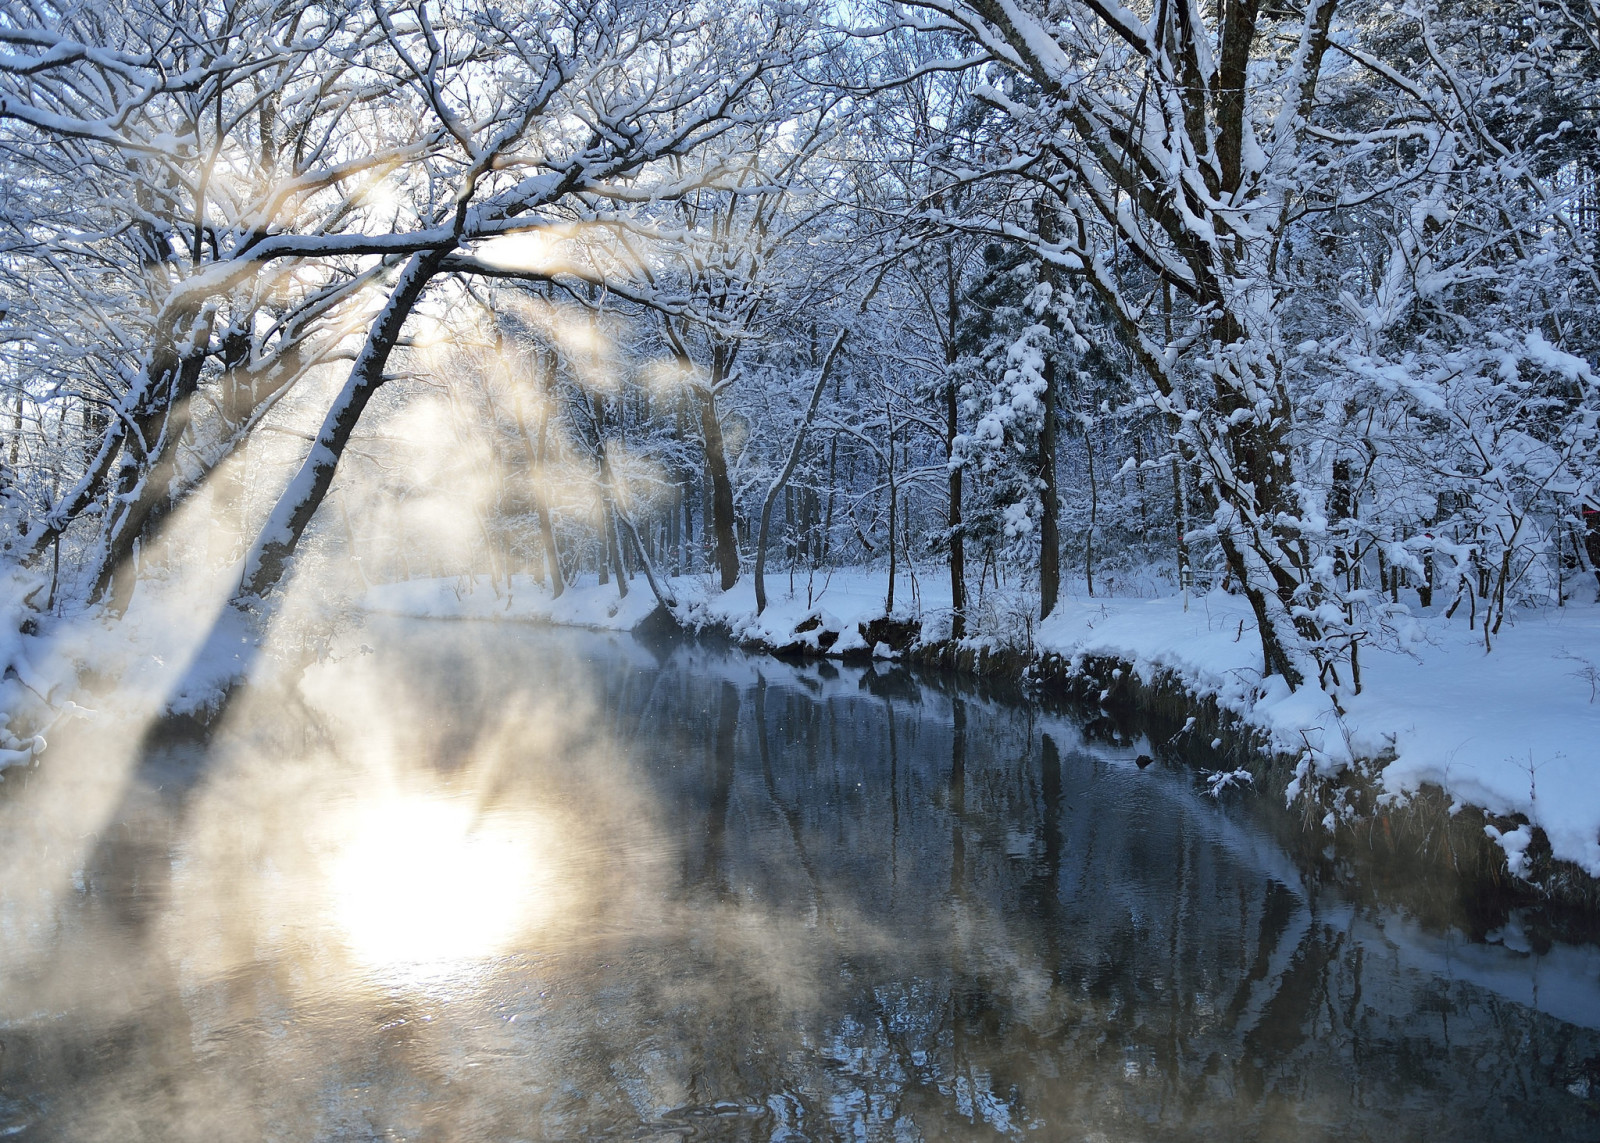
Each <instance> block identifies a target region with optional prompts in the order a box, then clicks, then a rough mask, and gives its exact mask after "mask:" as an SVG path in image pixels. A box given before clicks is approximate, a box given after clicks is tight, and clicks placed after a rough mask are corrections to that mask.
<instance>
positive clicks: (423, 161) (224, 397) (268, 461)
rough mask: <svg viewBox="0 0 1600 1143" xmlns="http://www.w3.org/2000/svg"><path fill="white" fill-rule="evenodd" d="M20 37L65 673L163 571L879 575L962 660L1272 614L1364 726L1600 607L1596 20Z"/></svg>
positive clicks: (1191, 19) (225, 593) (5, 59)
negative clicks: (1213, 608)
mask: <svg viewBox="0 0 1600 1143" xmlns="http://www.w3.org/2000/svg"><path fill="white" fill-rule="evenodd" d="M0 40H3V41H4V54H3V55H0V148H3V155H4V159H3V166H0V171H3V180H4V181H3V185H0V195H3V202H0V217H3V219H4V223H5V225H4V230H3V234H0V342H3V354H0V361H3V365H0V386H3V395H0V400H3V418H0V437H3V442H0V512H3V513H4V521H3V522H0V534H3V536H4V539H3V541H0V545H3V550H4V554H3V557H0V558H3V560H4V564H5V575H6V577H7V581H8V588H7V593H8V596H9V597H10V604H9V606H8V613H7V616H6V623H7V626H8V628H9V629H10V634H8V635H7V636H6V639H7V640H8V645H9V646H11V647H13V648H19V647H21V645H22V644H21V643H19V642H18V640H19V639H20V638H24V637H27V636H31V635H34V634H36V633H38V632H40V631H41V630H45V629H48V626H49V624H50V623H52V622H55V621H57V620H60V619H61V618H62V617H73V616H82V615H85V614H92V615H94V616H97V617H98V618H99V620H100V621H101V622H103V623H106V624H111V625H112V626H113V627H114V626H115V624H116V623H117V620H118V618H119V617H121V616H123V615H125V614H132V613H133V612H132V611H130V608H132V609H133V611H136V610H137V608H136V607H135V600H136V598H137V596H138V595H139V594H140V590H141V585H145V587H146V588H149V589H150V590H154V589H155V587H157V586H162V585H164V586H165V587H167V588H168V589H171V590H178V591H180V592H187V591H190V590H191V588H190V587H189V586H188V585H193V584H199V583H213V582H214V583H225V585H226V586H225V589H224V590H221V592H220V595H219V600H220V611H212V612H211V613H209V614H208V615H207V616H205V617H203V618H204V619H205V620H206V622H208V623H209V624H210V628H209V629H210V632H211V638H212V642H213V643H214V644H215V643H217V642H218V641H219V640H220V641H222V642H225V643H227V644H229V645H235V644H239V643H240V641H241V640H243V641H244V643H245V644H246V645H250V644H253V642H254V641H255V640H256V639H257V638H258V636H259V634H260V632H261V631H262V630H263V629H264V627H265V625H266V623H267V621H268V620H269V618H270V617H271V616H272V615H273V614H274V613H275V611H276V610H278V609H279V608H280V601H281V600H282V599H283V598H284V596H285V593H286V591H287V589H288V587H289V585H290V583H291V581H294V580H301V581H305V582H306V583H307V584H311V583H315V584H318V585H321V589H322V590H325V591H327V592H332V593H334V595H337V594H338V593H339V592H345V593H347V594H348V593H350V592H359V591H362V590H365V589H367V588H369V587H371V586H373V585H378V584H385V583H391V582H395V581H402V580H409V579H413V578H419V577H441V576H455V577H472V580H471V582H473V583H480V582H481V583H486V584H487V585H488V586H487V587H485V588H484V590H490V591H493V592H496V593H498V592H499V591H501V590H502V589H503V588H504V589H509V585H510V584H511V582H512V580H513V578H514V577H530V578H531V579H532V580H534V581H537V582H539V583H541V584H543V585H544V588H545V590H546V591H547V592H551V593H554V594H555V595H556V596H559V595H560V594H561V593H562V592H563V590H565V589H566V588H567V586H568V585H571V584H574V583H578V582H580V581H583V580H585V578H587V581H588V582H591V583H594V582H598V583H599V584H608V585H612V587H613V590H615V591H616V592H617V593H618V595H619V596H621V595H626V594H628V593H629V592H630V591H631V592H649V593H652V594H653V595H654V596H655V597H656V598H658V599H659V600H660V601H661V602H662V603H664V604H667V605H668V606H669V607H671V606H674V605H677V604H679V602H680V601H679V600H678V599H677V598H676V595H677V593H679V592H680V591H681V588H680V587H679V586H676V585H681V584H682V583H684V582H687V581H686V577H698V578H699V579H700V580H704V581H706V582H707V583H708V590H710V591H712V592H715V591H717V590H721V591H724V592H725V591H728V590H729V589H732V588H734V587H735V585H736V584H739V583H741V582H745V583H751V584H753V588H754V592H755V600H756V607H757V611H758V612H759V611H761V610H762V609H764V608H765V607H766V606H767V599H768V595H769V593H771V592H773V591H774V590H775V585H776V583H777V581H778V580H779V579H781V580H782V581H783V584H784V585H785V588H786V589H789V588H793V587H794V586H795V585H796V583H797V582H801V581H803V584H811V585H813V586H814V587H815V586H820V585H822V584H824V583H826V582H827V580H828V578H829V577H830V576H831V575H832V574H834V573H835V572H836V571H838V570H839V569H857V570H860V569H870V570H871V571H872V573H873V574H875V575H877V576H879V577H881V580H882V585H883V591H884V595H885V599H884V604H883V611H884V613H886V614H891V615H892V614H895V613H896V612H897V611H898V610H903V609H904V608H906V607H908V606H911V605H914V604H916V603H918V602H919V600H920V598H921V596H923V595H924V594H926V595H928V597H929V598H930V599H934V598H937V599H938V600H940V601H942V602H941V603H940V604H939V605H938V606H937V607H929V608H928V609H927V612H928V614H927V615H926V617H925V620H924V630H923V635H924V637H925V638H928V637H939V638H955V639H961V638H990V639H995V640H1000V641H1006V640H1011V641H1013V642H1015V641H1019V640H1020V641H1026V640H1027V639H1028V638H1029V637H1030V633H1031V632H1032V631H1033V630H1034V627H1035V626H1036V625H1037V624H1038V623H1039V622H1040V621H1041V620H1042V619H1045V618H1047V617H1049V616H1050V615H1051V613H1052V611H1053V610H1055V609H1056V608H1057V607H1058V606H1060V601H1061V599H1062V598H1063V592H1064V591H1067V590H1068V589H1069V588H1070V590H1071V591H1072V592H1073V593H1074V595H1075V597H1089V596H1114V595H1118V594H1130V593H1132V594H1141V593H1142V594H1147V595H1148V594H1166V595H1177V594H1180V593H1184V594H1187V593H1190V592H1193V593H1204V592H1206V591H1211V590H1216V589H1221V590H1224V591H1226V592H1228V593H1231V594H1233V595H1235V596H1239V597H1240V598H1242V599H1244V600H1245V601H1247V603H1248V606H1249V612H1250V614H1251V615H1253V617H1254V620H1255V622H1254V629H1255V638H1256V640H1257V642H1258V646H1257V648H1256V650H1257V651H1258V653H1259V662H1260V664H1261V665H1262V666H1263V668H1264V670H1263V672H1262V673H1263V675H1264V676H1278V677H1279V678H1280V679H1281V680H1282V682H1283V683H1284V684H1286V685H1287V688H1288V689H1289V690H1290V691H1297V690H1300V689H1302V688H1311V689H1313V690H1319V691H1321V692H1324V693H1326V694H1328V695H1330V696H1332V700H1333V702H1334V704H1335V707H1336V708H1337V706H1338V705H1339V703H1340V702H1341V700H1344V699H1347V698H1348V697H1350V696H1354V695H1358V694H1360V693H1361V690H1362V663H1363V653H1364V652H1367V651H1369V650H1370V649H1373V648H1383V647H1392V646H1397V645H1400V644H1403V642H1404V640H1405V639H1406V637H1407V635H1406V633H1407V631H1408V629H1409V628H1408V622H1409V619H1410V617H1412V616H1414V615H1421V614H1448V615H1449V616H1451V617H1452V622H1454V623H1456V624H1459V625H1462V626H1470V628H1471V630H1472V631H1473V632H1474V638H1475V639H1477V640H1478V641H1479V642H1480V643H1481V644H1482V646H1483V647H1484V648H1485V649H1486V650H1487V651H1489V652H1490V653H1491V654H1492V652H1493V648H1494V645H1495V642H1496V640H1497V638H1498V636H1499V634H1500V631H1501V628H1502V624H1503V623H1504V621H1505V619H1506V617H1507V615H1508V614H1509V613H1513V612H1515V611H1517V610H1518V609H1521V608H1527V607H1535V608H1557V607H1561V606H1564V605H1565V604H1566V603H1567V602H1568V600H1569V599H1570V600H1578V601H1582V602H1584V603H1587V602H1588V601H1589V600H1591V599H1592V598H1593V597H1594V595H1595V591H1596V587H1597V578H1596V577H1597V575H1600V515H1597V513H1596V509H1597V501H1596V497H1597V495H1600V430H1597V414H1600V374H1597V371H1596V370H1597V366H1596V362H1597V359H1600V288H1597V287H1600V265H1597V262H1596V246H1597V241H1600V8H1597V7H1596V4H1595V0H1503V2H1502V0H1493V2H1490V3H1476V4H1464V3H1458V2H1455V0H1438V2H1416V3H1405V4H1399V3H1391V2H1375V0H1302V2H1298V3H1280V2H1275V0H1216V2H1215V3H1211V2H1205V3H1202V2H1200V0H1139V2H1138V3H1134V4H1132V5H1131V6H1128V7H1124V6H1122V5H1121V4H1116V3H1103V2H1100V0H1019V2H1016V3H1011V2H1001V0H970V2H969V0H918V2H907V3H900V4H892V5H874V4H846V5H840V4H828V3H822V2H813V0H783V2H776V0H770V2H760V0H735V2H731V3H724V4H705V3H703V2H702V0H648V2H646V0H579V2H567V0H506V2H504V3H501V4H497V5H493V6H490V5H484V4H478V3H457V2H455V0H422V2H409V0H408V2H403V3H402V2H389V0H383V2H378V3H371V4H365V3H355V2H353V0H350V2H343V0H332V2H319V3H291V2H287V0H160V2H157V0H132V2H131V3H129V4H126V5H122V6H111V5H105V4H99V3H39V2H36V0H5V3H4V4H3V5H0ZM208 577H209V578H208ZM193 590H195V591H198V589H193ZM802 590H805V589H804V587H803V586H802ZM202 596H204V598H206V599H209V598H210V596H209V595H204V593H203V592H202V593H200V594H199V595H194V596H193V598H195V599H196V600H198V599H200V598H201V597H202ZM205 606H206V607H209V606H210V604H209V603H208V604H206V605H205ZM194 609H195V610H196V611H200V610H204V607H202V606H201V605H200V604H198V603H196V604H195V608H194ZM200 618H202V617H200V616H198V615H196V620H197V621H198V620H199V619H200ZM1240 631H1241V632H1244V631H1245V628H1244V627H1243V625H1241V627H1240ZM241 632H243V634H241ZM8 654H14V656H15V655H20V651H17V652H8ZM239 658H240V657H239V656H235V659H239ZM245 658H248V656H245ZM18 661H20V659H19V660H18ZM1591 670H1592V667H1591ZM8 673H9V674H16V673H17V672H16V671H15V670H12V669H10V668H8ZM13 730H14V731H15V732H17V733H13V734H12V735H11V736H10V741H9V745H10V747H12V748H13V749H14V750H16V749H20V750H24V751H26V750H27V749H28V747H27V740H26V734H25V733H23V732H24V731H25V730H26V728H24V727H21V726H20V725H19V726H16V727H13Z"/></svg>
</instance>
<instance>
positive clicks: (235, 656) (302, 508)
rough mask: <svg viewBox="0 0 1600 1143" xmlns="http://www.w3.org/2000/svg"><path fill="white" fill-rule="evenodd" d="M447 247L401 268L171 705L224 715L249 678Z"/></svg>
mask: <svg viewBox="0 0 1600 1143" xmlns="http://www.w3.org/2000/svg"><path fill="white" fill-rule="evenodd" d="M446 253H447V252H446V251H444V250H435V251H429V252H424V253H418V254H414V255H412V256H411V258H410V260H409V261H408V262H407V263H406V266H405V269H404V270H402V271H401V272H400V278H399V280H398V281H397V282H396V283H395V286H394V289H393V290H391V291H390V293H389V300H388V301H387V302H386V303H385V304H384V307H383V308H382V309H381V310H379V311H378V315H377V317H376V318H375V319H374V320H373V323H372V327H371V329H370V331H369V332H368V334H367V340H366V344H365V345H363V346H362V348H361V352H360V353H359V354H358V355H357V356H356V361H355V364H354V365H353V366H351V369H350V377H349V379H348V380H347V381H346V382H345V385H344V388H343V389H342V390H340V392H339V395H338V397H336V398H335V399H334V402H333V405H332V406H331V407H330V408H329V409H328V413H327V415H326V416H325V417H324V418H323V422H322V429H321V431H319V432H318V433H317V439H316V442H315V443H314V444H312V446H311V451H310V452H309V453H308V454H307V456H306V459H305V461H304V462H303V463H302V464H301V466H300V470H299V471H298V472H297V473H295V475H294V477H293V478H292V479H291V480H290V481H289V484H288V486H287V487H286V488H285V489H284V490H283V493H282V494H281V495H280V496H279V497H278V503H277V504H276V506H274V508H273V510H272V513H271V514H270V515H269V516H268V517H267V520H266V523H265V524H263V525H262V528H261V532H260V534H259V535H258V536H257V537H256V541H255V544H254V546H253V547H252V549H251V551H250V554H249V556H248V557H246V560H245V566H244V574H243V576H242V577H241V579H240V583H239V587H238V589H237V590H236V591H235V592H234V594H233V597H232V598H231V599H230V600H229V601H228V602H227V603H226V604H224V605H223V608H222V611H221V613H220V614H219V615H218V616H217V618H216V620H215V621H214V622H213V623H212V626H211V631H210V633H209V634H208V635H207V637H206V641H205V643H203V644H202V645H201V649H200V651H199V652H198V654H197V655H196V656H195V658H194V660H193V662H192V663H191V664H190V666H189V669H188V670H187V671H186V672H185V674H184V678H183V679H182V680H181V681H180V683H179V686H178V689H177V691H176V692H175V693H174V694H173V696H172V697H171V699H170V701H169V702H168V708H169V710H172V711H179V710H190V711H193V710H195V709H197V708H199V709H204V710H205V711H206V712H207V713H208V716H209V717H210V718H216V717H219V716H220V714H221V712H222V711H223V710H225V709H226V707H227V704H228V702H229V700H230V699H231V698H232V696H233V694H234V693H235V692H236V690H237V688H238V685H239V683H241V682H242V681H243V680H244V677H245V675H246V674H247V673H248V671H249V668H250V665H251V663H252V662H253V661H254V659H255V655H256V653H257V650H258V648H259V645H260V637H261V631H260V620H261V616H260V610H259V609H260V606H261V604H262V602H263V601H264V600H265V599H266V597H267V596H269V595H271V594H272V593H273V592H274V591H275V590H277V588H278V586H279V585H280V584H281V583H282V581H283V578H284V576H285V575H287V574H288V572H289V568H290V565H291V561H292V560H293V558H294V554H295V551H296V550H297V549H298V548H299V546H300V540H301V538H302V537H303V536H304V535H305V530H306V528H307V526H308V525H309V524H310V523H311V520H312V517H313V516H315V515H316V511H317V508H318V507H319V506H320V505H321V504H322V501H323V499H324V498H325V497H326V496H327V494H328V489H329V487H330V486H331V485H332V484H333V476H334V472H335V470H336V469H337V468H338V465H339V458H340V457H342V456H343V455H344V450H345V447H346V446H347V445H348V444H349V443H350V437H351V435H352V434H353V433H354V432H355V429H356V425H357V424H358V423H359V422H360V420H361V414H362V412H363V411H365V409H366V407H367V403H368V402H369V401H371V400H372V396H373V394H374V393H376V392H377V391H378V390H379V388H381V387H382V385H383V383H384V380H385V369H386V367H387V366H388V363H389V356H390V354H392V353H393V352H394V348H395V345H396V344H397V343H398V342H399V340H400V333H401V331H402V330H403V329H404V328H405V323H406V319H407V318H408V317H410V315H411V311H412V309H413V308H414V307H415V306H416V304H417V301H418V299H419V298H421V297H422V292H423V290H424V289H426V288H427V285H428V282H429V281H430V280H431V279H432V278H433V275H434V274H435V273H437V272H438V269H439V266H440V264H441V263H442V262H443V261H444V259H445V256H446Z"/></svg>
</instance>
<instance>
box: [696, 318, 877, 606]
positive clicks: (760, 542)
mask: <svg viewBox="0 0 1600 1143" xmlns="http://www.w3.org/2000/svg"><path fill="white" fill-rule="evenodd" d="M849 334H850V330H849V329H848V327H847V328H845V329H841V330H840V331H839V335H838V336H837V337H835V338H834V339H833V345H832V346H831V347H830V348H829V349H828V355H827V356H826V357H825V358H823V360H822V366H821V367H820V368H819V369H818V370H817V380H816V384H814V385H813V386H812V387H811V403H810V404H809V405H807V406H806V412H805V416H804V417H802V418H801V420H800V425H799V427H798V428H797V429H795V433H794V441H793V443H792V444H791V445H790V446H789V458H788V460H787V461H786V462H785V463H784V466H783V471H782V472H780V473H778V476H777V479H775V480H774V481H773V482H772V484H771V485H770V486H768V488H767V496H766V499H765V500H763V501H762V502H761V526H760V528H758V529H757V532H756V567H755V577H756V614H757V615H760V614H761V613H762V612H763V611H765V610H766V609H767V579H766V574H767V530H768V528H769V526H770V525H771V523H772V506H773V504H774V503H775V502H776V501H777V499H778V493H780V492H782V491H783V489H784V488H785V487H786V486H787V485H788V483H789V477H791V476H793V475H794V469H795V465H796V464H798V463H799V462H800V450H801V449H802V448H803V447H804V446H805V443H806V432H807V430H809V429H810V428H811V422H812V421H813V420H815V419H816V416H817V406H818V405H820V404H821V403H822V390H823V388H824V387H825V386H826V385H827V384H828V375H829V374H830V373H832V372H833V363H834V361H836V360H837V359H838V356H839V350H840V349H842V348H843V347H844V339H845V338H846V337H848V336H849ZM790 571H791V573H792V572H793V564H792V563H791V564H790ZM724 590H726V589H724Z"/></svg>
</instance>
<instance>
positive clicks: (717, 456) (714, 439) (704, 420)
mask: <svg viewBox="0 0 1600 1143" xmlns="http://www.w3.org/2000/svg"><path fill="white" fill-rule="evenodd" d="M696 395H697V396H698V397H699V399H700V435H701V438H702V439H703V440H704V441H705V457H706V480H707V483H708V484H709V485H710V488H711V531H712V535H713V539H714V543H715V555H716V561H717V570H718V571H719V572H720V573H721V575H722V590H723V591H729V590H732V588H733V585H734V584H736V583H738V582H739V542H738V539H737V538H736V537H735V535H734V531H733V485H732V484H731V483H729V481H728V458H727V455H726V453H725V452H724V450H723V445H722V422H721V421H720V420H719V419H718V417H717V397H716V393H715V391H714V390H713V389H712V388H711V387H710V386H705V387H699V388H697V389H696Z"/></svg>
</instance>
